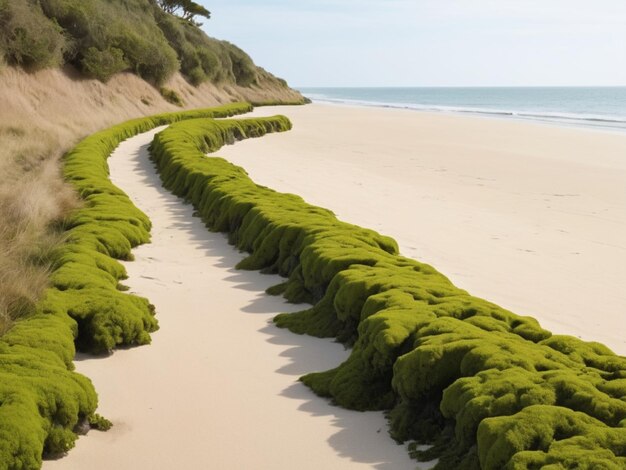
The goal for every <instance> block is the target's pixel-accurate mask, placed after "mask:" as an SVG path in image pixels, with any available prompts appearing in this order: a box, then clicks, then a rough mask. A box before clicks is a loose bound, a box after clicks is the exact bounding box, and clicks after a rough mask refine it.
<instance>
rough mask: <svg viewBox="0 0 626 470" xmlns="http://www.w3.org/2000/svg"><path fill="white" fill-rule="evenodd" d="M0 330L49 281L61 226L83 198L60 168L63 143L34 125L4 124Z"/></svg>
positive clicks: (27, 307) (0, 163)
mask: <svg viewBox="0 0 626 470" xmlns="http://www.w3.org/2000/svg"><path fill="white" fill-rule="evenodd" d="M0 139H1V140H2V143H3V145H2V146H0V172H1V174H2V175H4V179H3V181H2V184H1V185H0V220H2V225H1V226H0V334H2V333H3V332H4V331H5V330H6V329H7V328H9V327H10V325H11V322H12V320H15V319H17V318H19V317H21V316H24V315H27V314H28V313H30V312H31V311H32V310H33V308H34V305H35V302H36V301H37V299H38V298H39V297H40V295H41V293H42V292H43V290H44V289H45V288H46V286H47V278H48V273H49V263H48V254H49V253H50V250H51V249H52V248H53V247H54V246H55V245H56V244H58V243H59V242H60V239H61V234H60V232H59V231H58V230H56V229H55V226H56V225H58V222H60V221H61V220H62V219H63V217H64V216H65V215H66V214H67V213H68V212H69V211H70V210H72V209H73V208H75V207H77V204H78V200H77V198H76V196H75V195H74V194H73V193H72V191H71V189H69V187H68V186H67V185H66V184H65V183H64V182H63V179H62V177H61V174H60V171H59V163H58V159H59V155H58V152H59V143H58V142H57V141H56V140H55V139H54V138H53V137H51V136H50V135H49V134H44V133H42V132H41V130H40V129H37V128H36V127H34V126H28V125H16V124H11V125H4V126H0Z"/></svg>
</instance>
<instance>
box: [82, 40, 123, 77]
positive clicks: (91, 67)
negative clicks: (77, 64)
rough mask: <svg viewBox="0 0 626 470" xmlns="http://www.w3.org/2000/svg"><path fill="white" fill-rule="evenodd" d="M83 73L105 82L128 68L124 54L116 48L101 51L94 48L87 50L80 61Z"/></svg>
mask: <svg viewBox="0 0 626 470" xmlns="http://www.w3.org/2000/svg"><path fill="white" fill-rule="evenodd" d="M81 66H82V69H83V70H84V71H85V73H86V74H87V75H88V76H90V77H93V78H97V79H98V80H100V81H101V82H107V81H108V80H109V79H110V78H111V77H112V76H113V75H115V74H116V73H119V72H121V71H123V70H126V69H127V68H128V63H127V62H126V60H125V59H124V52H123V51H122V50H121V49H118V48H117V47H109V48H107V49H106V50H104V51H101V50H99V49H97V48H95V47H90V48H88V49H87V50H86V51H85V53H84V54H83V58H82V60H81Z"/></svg>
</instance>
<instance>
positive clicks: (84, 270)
mask: <svg viewBox="0 0 626 470" xmlns="http://www.w3.org/2000/svg"><path fill="white" fill-rule="evenodd" d="M250 110H251V106H250V105H249V104H245V103H243V104H233V105H227V106H224V107H221V108H214V109H203V110H194V111H187V112H180V113H171V114H162V115H158V116H153V117H150V118H144V119H135V120H132V121H128V122H126V123H123V124H120V125H117V126H114V127H112V128H110V129H107V130H105V131H102V132H99V133H97V134H94V135H92V136H90V137H87V138H86V139H85V140H83V141H82V142H81V143H79V144H78V145H77V146H76V147H75V148H74V149H73V150H72V151H70V152H69V153H68V154H67V155H66V157H65V167H64V171H65V175H66V177H67V178H68V180H70V181H71V182H72V184H73V185H74V186H75V188H76V189H77V191H78V192H79V193H80V194H81V196H82V197H83V199H84V200H85V205H84V207H83V208H82V209H80V210H78V211H76V212H75V213H74V214H73V215H72V216H71V217H70V218H69V220H67V222H66V229H67V242H66V243H65V244H64V245H63V246H61V247H60V248H58V249H57V250H56V251H55V252H54V253H53V255H52V258H53V273H52V276H51V284H52V285H51V287H50V288H49V289H47V290H46V293H45V296H44V298H43V299H42V300H41V301H40V302H39V303H38V305H37V308H36V312H35V314H33V315H31V316H29V317H27V318H25V319H23V320H21V321H18V322H16V323H15V324H14V325H13V327H12V328H11V329H10V330H9V331H8V332H7V333H6V334H5V335H3V336H2V337H0V470H5V469H6V470H14V469H15V470H17V469H35V468H39V467H40V466H41V459H42V454H50V455H55V454H61V453H64V452H66V451H67V450H69V449H70V448H71V447H73V445H74V441H75V440H76V438H77V434H76V432H75V429H76V427H77V425H81V426H82V425H84V423H91V425H92V426H97V427H101V428H103V427H106V420H103V419H102V418H101V417H98V416H97V415H95V414H94V413H95V410H96V407H97V396H96V392H95V390H94V388H93V385H92V383H91V381H90V380H89V379H88V378H86V377H84V376H82V375H80V374H78V373H75V372H73V369H74V366H73V363H72V360H73V358H74V355H75V348H76V347H78V348H79V349H82V350H85V351H90V352H102V351H108V350H110V349H112V348H114V347H115V346H118V345H132V344H145V343H148V342H149V341H150V335H149V333H150V332H151V331H154V330H155V329H156V328H157V323H156V320H155V319H154V316H153V311H152V308H151V306H150V304H149V303H148V301H147V300H146V299H142V298H140V297H136V296H133V295H128V294H124V293H122V292H120V291H119V290H118V287H119V284H118V283H119V280H120V279H123V278H124V277H125V276H126V273H125V270H124V268H123V266H122V265H121V264H120V263H119V262H118V261H116V260H115V259H113V258H123V259H128V258H130V257H131V253H130V249H131V247H132V246H135V245H137V244H139V243H142V242H145V241H147V240H148V238H149V232H148V230H149V228H150V221H149V220H148V218H147V217H146V216H145V215H144V214H143V213H142V212H141V211H140V210H139V209H137V208H136V207H134V206H133V204H132V203H131V202H130V200H129V199H128V197H127V196H126V195H125V194H124V193H123V192H122V191H121V190H120V189H118V188H116V187H115V186H114V185H113V184H112V183H111V181H110V180H109V177H108V166H107V164H106V159H107V158H108V156H109V155H110V153H111V152H112V151H113V149H114V148H115V147H116V146H117V145H118V144H119V143H120V142H121V141H122V140H124V139H126V138H128V137H131V136H133V135H135V134H138V133H140V132H144V131H147V130H149V129H152V128H154V127H155V126H158V125H162V124H168V123H170V122H174V121H177V120H181V119H187V118H197V117H200V116H212V117H227V116H231V115H234V114H237V113H242V112H246V111H250Z"/></svg>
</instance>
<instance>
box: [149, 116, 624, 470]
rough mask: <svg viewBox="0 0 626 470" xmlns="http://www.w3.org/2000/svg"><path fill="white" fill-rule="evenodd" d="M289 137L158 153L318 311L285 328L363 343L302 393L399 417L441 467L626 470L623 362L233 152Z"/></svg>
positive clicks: (206, 138)
mask: <svg viewBox="0 0 626 470" xmlns="http://www.w3.org/2000/svg"><path fill="white" fill-rule="evenodd" d="M288 128H289V123H288V121H287V120H286V118H283V117H275V118H268V119H254V120H237V121H223V122H217V121H210V120H194V121H186V122H182V123H177V124H174V125H172V126H170V128H168V129H167V130H165V131H163V132H161V133H159V134H157V135H156V136H155V139H154V141H153V144H152V147H151V152H152V155H153V158H154V160H155V162H156V163H157V167H158V169H159V171H160V173H161V177H162V180H163V183H164V185H165V186H166V187H167V188H169V189H171V190H172V191H173V192H174V193H175V194H177V195H179V196H180V197H183V198H185V199H186V200H188V201H190V202H192V203H193V204H194V206H195V207H196V209H197V210H198V213H199V214H200V216H201V217H202V219H203V220H204V222H205V223H206V224H207V226H208V227H209V228H210V229H211V230H215V231H222V232H227V233H228V236H229V240H230V242H231V243H232V244H234V245H235V246H237V247H238V248H240V249H242V250H245V251H247V252H248V253H249V256H248V257H247V258H246V259H244V260H243V261H242V262H241V263H240V264H239V268H243V269H261V270H263V271H264V272H271V273H277V274H280V275H282V276H284V277H286V278H287V279H286V281H285V282H284V283H283V284H280V285H278V286H275V287H273V288H271V289H269V292H270V293H273V294H279V293H280V294H283V295H284V296H285V297H286V298H287V299H289V300H291V301H293V302H302V301H307V302H310V303H312V304H314V306H313V307H311V308H309V309H306V310H304V311H301V312H299V313H295V314H283V315H279V316H277V317H276V319H275V322H276V324H277V325H278V326H280V327H285V328H289V329H291V330H292V331H294V332H296V333H307V334H312V335H316V336H327V337H336V338H338V339H340V340H341V341H343V342H345V343H348V344H351V345H353V348H352V353H351V355H350V357H349V358H348V360H346V361H345V362H344V363H343V364H341V365H340V366H339V367H337V368H335V369H333V370H330V371H325V372H316V373H312V374H308V375H306V376H304V377H303V378H302V380H303V381H304V383H306V384H307V385H308V386H310V387H311V388H312V389H313V390H314V391H315V392H317V393H318V394H320V395H322V396H327V397H331V398H332V399H333V400H334V402H336V403H337V404H339V405H342V406H345V407H348V408H352V409H357V410H369V409H383V410H388V412H389V419H390V425H391V433H392V435H393V437H394V438H396V439H397V440H398V441H405V440H410V439H415V440H417V441H419V442H422V443H430V444H433V445H434V447H433V448H432V449H431V450H430V451H428V452H415V453H414V455H415V456H416V457H418V458H421V459H430V458H433V457H439V458H440V461H439V465H438V467H437V468H457V467H458V468H486V469H494V470H495V469H498V470H499V469H503V468H511V469H514V468H515V469H518V468H519V469H521V468H551V469H558V468H607V469H608V468H625V467H626V358H622V357H619V356H616V355H615V354H614V353H612V352H611V351H610V350H608V349H607V348H606V347H604V346H602V345H600V344H597V343H586V342H583V341H580V340H578V339H576V338H573V337H569V336H555V335H552V334H551V333H550V332H548V331H546V330H544V329H543V328H541V326H540V325H539V324H538V323H537V321H536V320H534V319H533V318H529V317H523V316H519V315H516V314H514V313H512V312H509V311H507V310H504V309H502V308H501V307H499V306H497V305H494V304H492V303H490V302H487V301H485V300H483V299H479V298H476V297H473V296H471V295H469V294H468V293H467V292H465V291H463V290H461V289H459V288H457V287H455V286H454V285H453V284H452V283H451V282H450V281H449V280H448V279H447V278H446V277H445V276H443V275H442V274H441V273H439V272H437V271H436V270H435V269H434V268H432V267H431V266H428V265H425V264H423V263H419V262H417V261H415V260H412V259H408V258H404V257H402V256H400V255H399V254H398V250H397V245H396V242H395V241H394V240H392V239H390V238H388V237H385V236H382V235H380V234H378V233H376V232H374V231H372V230H368V229H364V228H361V227H357V226H354V225H350V224H347V223H345V222H341V221H339V220H337V218H336V217H335V216H334V215H333V214H332V212H330V211H328V210H326V209H323V208H319V207H314V206H311V205H309V204H307V203H305V202H304V201H303V200H302V199H301V198H300V197H298V196H296V195H292V194H281V193H278V192H275V191H273V190H271V189H268V188H266V187H262V186H258V185H256V184H255V183H254V182H253V181H251V180H250V178H249V177H248V176H247V174H246V172H245V171H244V170H243V169H242V168H240V167H237V166H235V165H232V164H230V163H228V162H227V161H225V160H224V159H221V158H218V157H205V156H204V153H206V152H210V151H215V150H217V149H218V148H219V147H220V146H222V145H223V144H225V143H230V142H232V141H234V140H237V139H240V138H245V137H254V136H258V135H262V134H263V133H265V132H268V131H270V130H271V131H274V130H285V129H288Z"/></svg>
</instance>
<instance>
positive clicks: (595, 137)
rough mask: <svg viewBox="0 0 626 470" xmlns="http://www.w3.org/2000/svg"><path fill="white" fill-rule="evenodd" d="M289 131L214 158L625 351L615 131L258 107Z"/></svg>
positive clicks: (556, 328) (625, 186)
mask: <svg viewBox="0 0 626 470" xmlns="http://www.w3.org/2000/svg"><path fill="white" fill-rule="evenodd" d="M277 113H283V114H286V115H287V116H289V118H290V119H291V120H292V122H293V125H294V128H293V130H291V131H290V132H287V133H283V134H274V135H268V136H266V137H264V138H263V139H251V140H246V141H242V142H238V143H237V144H235V145H232V146H229V147H226V148H224V149H222V150H220V151H219V152H217V154H218V155H220V156H223V157H224V158H226V159H227V160H229V161H231V162H233V163H236V164H238V165H241V166H242V167H244V168H245V169H246V170H247V171H248V173H249V174H250V176H251V177H252V179H253V180H255V181H256V182H257V183H258V184H262V185H265V186H269V187H271V188H274V189H276V190H278V191H283V192H293V193H296V194H299V195H301V196H302V197H304V198H305V200H307V201H308V202H309V203H311V204H315V205H319V206H322V207H327V208H329V209H331V210H333V211H334V212H335V213H336V214H337V216H338V217H339V218H340V219H342V220H345V221H347V222H352V223H355V224H357V225H361V226H364V227H369V228H373V229H375V230H377V231H379V232H381V233H383V234H385V235H390V236H392V237H394V238H395V239H396V240H397V241H398V243H399V244H400V248H401V252H402V253H403V254H404V255H406V256H409V257H411V258H415V259H417V260H419V261H423V262H426V263H429V264H431V265H433V266H434V267H435V268H437V269H438V270H439V271H440V272H442V273H443V274H445V275H446V276H448V277H449V278H450V279H451V280H452V281H453V282H454V284H455V285H457V286H458V287H461V288H464V289H466V290H468V291H469V292H470V293H471V294H473V295H476V296H478V297H482V298H484V299H487V300H489V301H492V302H494V303H496V304H498V305H501V306H502V307H505V308H507V309H509V310H512V311H513V312H515V313H517V314H520V315H530V316H533V317H535V318H537V319H538V320H540V322H541V323H542V325H543V326H544V328H547V329H549V330H551V331H553V332H554V333H560V334H571V335H575V336H579V337H581V338H583V339H585V340H589V341H592V340H593V341H600V342H602V343H604V344H606V345H607V346H609V347H611V348H612V349H613V350H614V351H615V352H617V353H619V354H622V355H626V337H625V336H624V322H625V321H626V289H624V283H625V282H626V134H618V133H609V132H602V131H598V130H586V129H582V128H567V127H557V126H554V125H549V124H542V123H533V122H525V121H515V120H507V119H492V118H483V117H474V116H465V115H458V114H456V115H455V114H444V113H424V112H416V111H410V110H399V109H384V108H367V107H349V106H337V105H325V104H313V105H309V106H304V107H296V108H293V107H289V108H288V107H277V108H258V109H257V110H256V111H255V114H256V115H272V114H277Z"/></svg>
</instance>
